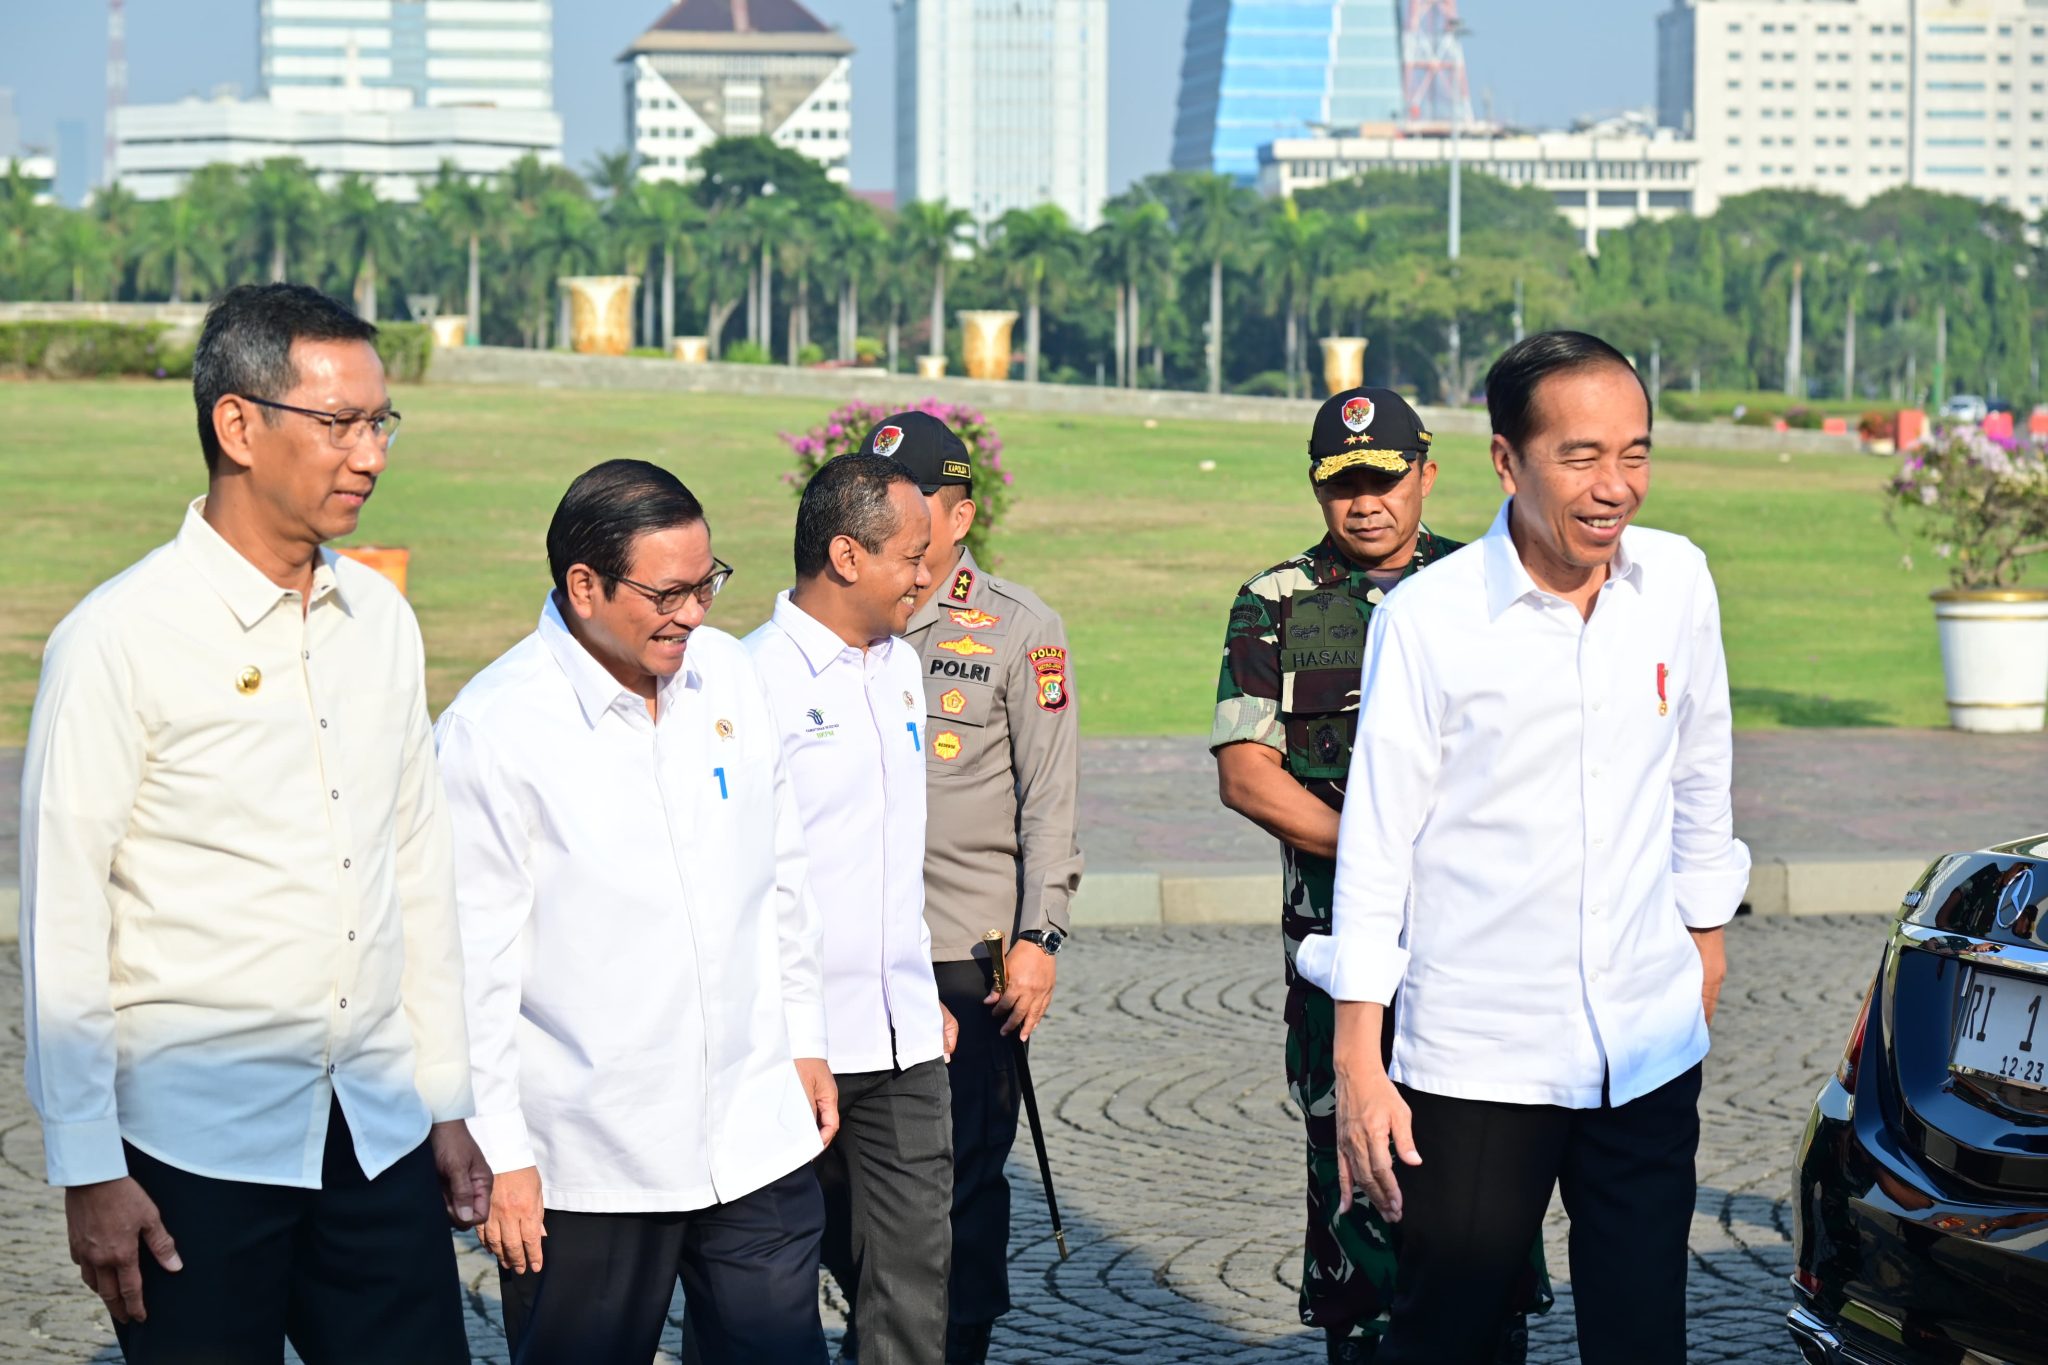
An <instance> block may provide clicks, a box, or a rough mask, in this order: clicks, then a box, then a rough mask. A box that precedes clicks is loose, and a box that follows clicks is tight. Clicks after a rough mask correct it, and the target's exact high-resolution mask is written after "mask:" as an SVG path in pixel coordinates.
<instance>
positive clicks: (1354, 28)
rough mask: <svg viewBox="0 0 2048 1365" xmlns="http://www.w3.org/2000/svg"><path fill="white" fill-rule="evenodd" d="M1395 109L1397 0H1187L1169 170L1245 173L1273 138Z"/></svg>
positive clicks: (1389, 118)
mask: <svg viewBox="0 0 2048 1365" xmlns="http://www.w3.org/2000/svg"><path fill="white" fill-rule="evenodd" d="M1400 117H1401V20H1400V4H1399V0H1190V3H1189V5H1188V33H1187V46H1186V49H1185V55H1184V57H1183V58H1182V61H1181V85H1180V112H1179V117H1178V118H1177V119H1176V120H1175V123H1174V130H1173V168H1174V169H1175V170H1177V171H1208V170H1214V171H1219V172H1222V173H1223V174H1226V175H1232V176H1236V177H1237V178H1238V179H1240V180H1243V181H1247V182H1249V181H1251V180H1252V179H1254V178H1256V176H1257V175H1258V170H1259V148H1260V146H1261V145H1263V144H1265V143H1268V142H1271V141H1273V139H1275V138H1282V137H1298V136H1300V135H1301V134H1303V133H1305V132H1307V131H1308V129H1309V127H1310V126H1311V125H1320V126H1323V127H1339V128H1352V127H1357V126H1358V125H1360V124H1367V123H1392V122H1396V121H1398V120H1399V119H1400Z"/></svg>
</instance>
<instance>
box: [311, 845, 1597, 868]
mask: <svg viewBox="0 0 2048 1365" xmlns="http://www.w3.org/2000/svg"><path fill="white" fill-rule="evenodd" d="M1593 842H1594V843H1596V844H1597V843H1599V842H1600V841H1599V840H1598V839H1595V840H1594V841H1593ZM341 865H342V866H343V867H347V866H348V865H349V862H348V859H346V858H343V859H342V860H341Z"/></svg>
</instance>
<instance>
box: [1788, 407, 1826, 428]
mask: <svg viewBox="0 0 2048 1365" xmlns="http://www.w3.org/2000/svg"><path fill="white" fill-rule="evenodd" d="M1829 416H1830V414H1828V413H1825V412H1821V411H1818V410H1817V409H1814V408H1789V409H1787V410H1786V412H1785V425H1786V426H1788V427H1791V428H1793V429H1794V430H1796V431H1819V430H1820V429H1821V427H1822V426H1823V425H1825V424H1826V422H1827V420H1828V417H1829Z"/></svg>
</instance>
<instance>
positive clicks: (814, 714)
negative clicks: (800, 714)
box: [804, 706, 839, 739]
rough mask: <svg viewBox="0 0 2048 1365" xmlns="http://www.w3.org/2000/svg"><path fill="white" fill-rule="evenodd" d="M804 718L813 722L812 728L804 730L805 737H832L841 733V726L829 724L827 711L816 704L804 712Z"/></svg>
mask: <svg viewBox="0 0 2048 1365" xmlns="http://www.w3.org/2000/svg"><path fill="white" fill-rule="evenodd" d="M804 719H805V720H807V721H809V722H810V723H811V728H810V729H808V730H806V731H804V738H805V739H832V738H834V737H836V736H837V735H838V734H839V727H838V726H837V725H830V724H827V723H826V721H825V713H824V712H823V711H820V710H819V709H818V708H817V707H815V706H813V707H812V708H811V709H810V710H808V711H806V712H804Z"/></svg>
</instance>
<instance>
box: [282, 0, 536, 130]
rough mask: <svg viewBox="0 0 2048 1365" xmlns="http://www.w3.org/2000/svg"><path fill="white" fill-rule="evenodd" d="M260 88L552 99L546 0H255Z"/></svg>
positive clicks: (370, 99) (376, 100) (453, 100)
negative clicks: (257, 22) (260, 77)
mask: <svg viewBox="0 0 2048 1365" xmlns="http://www.w3.org/2000/svg"><path fill="white" fill-rule="evenodd" d="M258 3H259V5H260V34H261V39H260V47H259V51H260V60H261V63H262V74H263V88H264V90H265V91H266V92H267V93H268V94H269V96H270V99H271V101H272V102H273V103H274V104H276V105H277V106H278V107H280V108H284V109H322V110H327V109H332V108H334V103H333V100H334V91H335V90H336V89H337V88H339V87H341V86H344V85H348V86H353V87H358V88H360V90H362V91H363V92H365V93H364V94H362V95H359V96H357V97H356V99H357V101H358V103H357V105H356V107H367V108H384V109H409V108H413V107H422V108H442V107H452V106H458V105H484V106H489V107H491V108H496V109H553V108H554V106H555V100H554V13H553V10H554V6H553V4H552V0H258Z"/></svg>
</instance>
